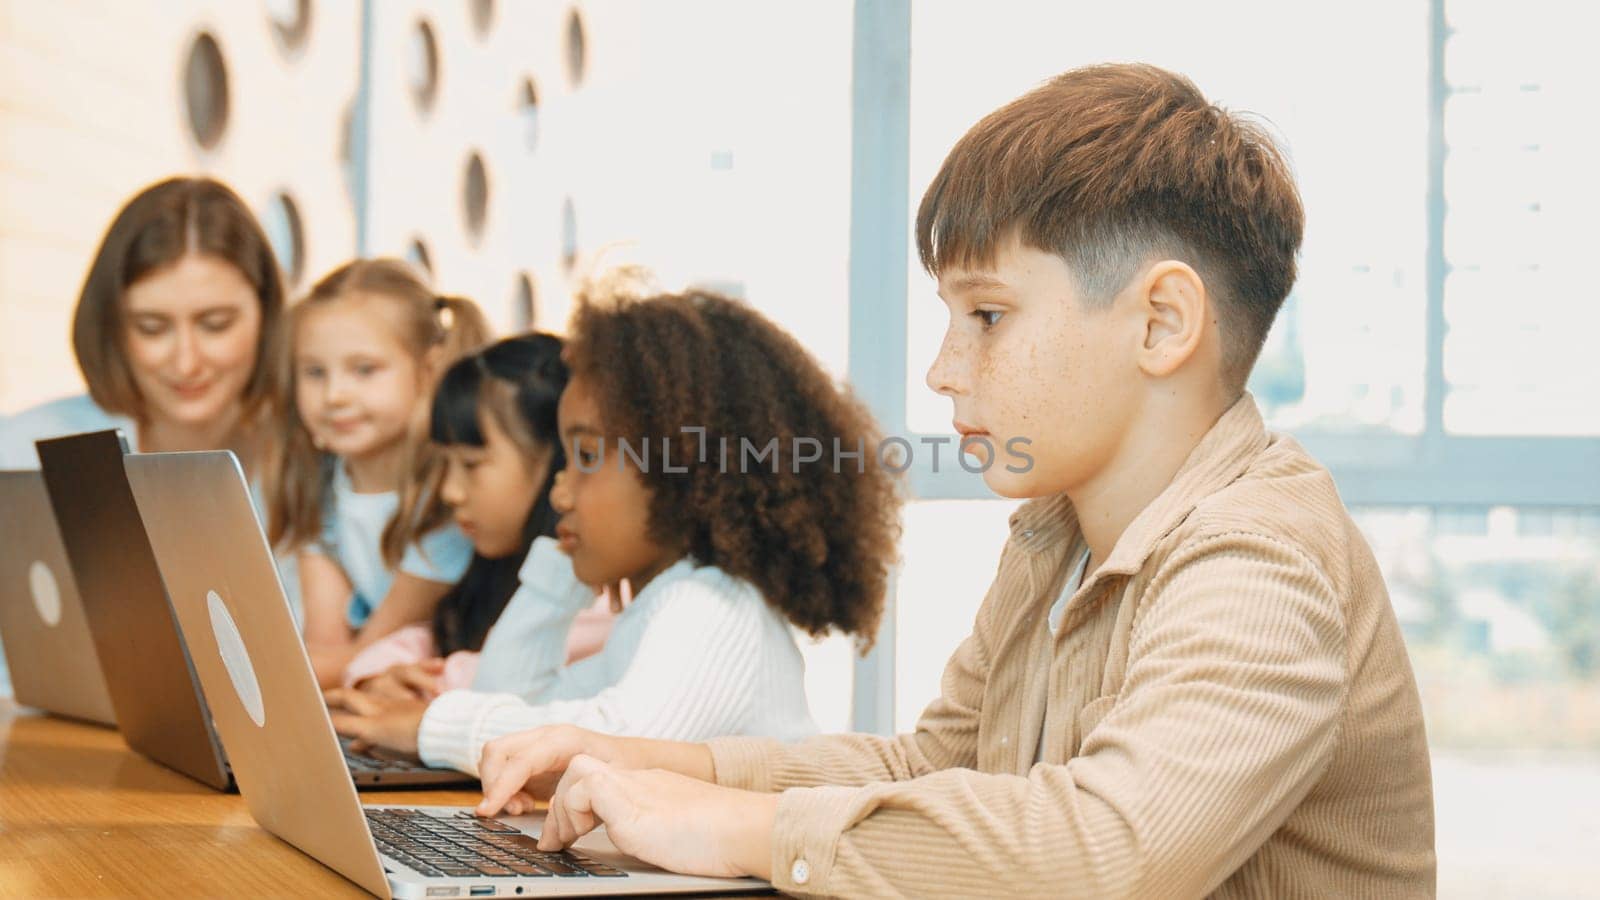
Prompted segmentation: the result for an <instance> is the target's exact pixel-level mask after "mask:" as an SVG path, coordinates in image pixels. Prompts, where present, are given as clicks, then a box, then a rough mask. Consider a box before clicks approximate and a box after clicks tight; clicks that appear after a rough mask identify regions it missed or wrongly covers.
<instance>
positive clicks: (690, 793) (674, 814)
mask: <svg viewBox="0 0 1600 900" xmlns="http://www.w3.org/2000/svg"><path fill="white" fill-rule="evenodd" d="M777 809H778V795H777V794H757V793H754V792H751V791H740V790H734V789H733V788H725V787H719V786H717V785H714V784H708V783H706V782H704V781H699V780H697V779H694V778H690V777H688V776H685V775H679V774H677V773H676V772H666V771H662V770H660V769H623V768H617V767H615V766H611V765H608V764H606V763H605V762H603V761H601V760H599V759H596V758H594V757H591V756H587V755H584V754H579V755H577V756H574V757H573V758H572V759H571V761H570V763H569V764H568V766H567V772H566V774H565V775H564V776H562V778H561V782H560V784H559V785H558V786H557V788H556V792H555V796H554V797H552V798H551V800H550V812H549V814H548V815H547V816H546V817H545V821H544V829H543V831H542V833H541V834H540V837H539V848H540V849H541V850H559V849H562V848H564V847H568V846H570V845H571V844H572V842H573V841H576V840H577V839H578V838H579V837H582V836H583V835H585V834H588V833H589V832H590V831H593V830H594V829H595V827H596V826H598V825H601V824H604V825H605V826H606V835H607V836H608V837H609V838H610V839H611V842H612V843H613V844H616V845H617V849H619V850H621V851H622V852H623V853H626V854H628V855H630V856H633V857H636V858H638V859H641V860H644V861H645V862H647V863H651V864H653V865H657V866H660V867H661V868H663V869H668V870H670V871H673V872H680V873H683V874H685V875H709V876H713V877H719V878H733V877H738V876H741V875H754V876H756V877H757V878H764V879H768V880H770V879H771V877H772V860H771V856H772V822H773V818H774V816H775V815H776V814H777Z"/></svg>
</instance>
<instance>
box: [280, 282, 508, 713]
mask: <svg viewBox="0 0 1600 900" xmlns="http://www.w3.org/2000/svg"><path fill="white" fill-rule="evenodd" d="M288 320H289V321H288V338H289V339H288V341H287V342H286V345H287V354H288V359H287V360H286V361H285V365H284V368H283V371H284V372H286V373H287V384H286V385H284V391H283V393H284V402H283V404H282V406H283V408H284V412H283V417H282V421H281V423H280V430H281V433H280V445H279V447H278V448H277V451H278V452H277V453H276V455H275V456H276V459H275V463H276V464H275V465H273V466H272V468H271V469H270V470H269V478H270V481H269V484H268V498H269V499H268V520H269V524H268V534H269V537H270V538H271V540H272V543H273V546H274V547H276V548H278V550H279V552H280V553H288V552H295V553H297V555H298V562H299V569H300V587H301V598H302V603H303V607H304V611H305V638H306V645H307V648H308V650H310V652H311V659H312V663H313V665H314V667H315V668H316V671H317V677H318V680H319V681H320V682H321V683H322V684H323V686H325V687H326V686H332V685H334V684H337V683H338V682H339V678H340V675H341V673H342V672H343V671H344V668H345V666H346V665H347V664H348V663H349V661H350V659H351V658H352V657H353V656H354V655H355V654H356V653H358V652H360V651H361V649H362V648H364V647H366V646H367V645H368V644H370V643H372V642H373V641H375V640H378V639H379V638H382V637H383V636H385V635H387V634H389V633H390V632H392V631H394V630H395V629H396V628H399V627H401V626H403V625H407V624H409V623H412V622H420V621H425V620H427V619H429V618H430V617H431V616H432V615H433V611H434V607H435V606H436V605H437V604H438V602H439V600H440V598H441V597H443V596H444V595H445V593H446V592H447V591H448V590H449V589H450V586H451V585H453V584H454V583H455V582H456V581H457V580H458V579H459V578H460V577H461V575H462V573H463V572H464V571H465V570H466V568H467V565H468V563H470V562H471V560H472V544H471V542H470V541H468V540H467V538H466V537H465V536H464V535H462V534H461V532H460V531H459V530H458V529H457V528H456V527H455V526H454V525H453V524H452V523H451V522H450V513H449V509H448V507H446V506H445V504H444V503H443V501H442V500H441V499H440V497H439V492H438V481H439V478H440V475H441V472H442V460H441V459H440V458H439V454H438V451H437V450H436V449H435V448H433V447H432V446H431V445H430V444H429V442H428V440H427V433H426V432H427V412H428V406H429V399H430V397H431V395H432V390H433V385H434V382H435V380H436V378H437V376H438V374H439V373H441V372H442V371H444V369H445V368H446V367H448V365H449V364H450V363H451V362H452V361H453V360H455V359H456V358H457V357H459V356H461V355H463V354H465V353H467V352H469V351H471V350H473V349H475V348H477V347H478V346H480V345H482V344H483V343H485V342H487V340H488V337H489V328H488V326H487V324H486V322H485V320H484V318H483V314H482V313H481V312H480V311H479V310H478V308H477V306H475V305H474V304H473V303H472V301H470V300H466V299H463V298H457V297H440V296H436V295H435V294H434V293H433V291H432V290H431V289H429V288H428V287H427V286H426V285H425V284H423V282H422V281H421V280H420V279H419V278H418V277H417V276H416V274H415V272H414V271H413V270H412V269H411V268H410V267H409V266H408V265H406V264H405V263H403V262H401V261H399V260H393V259H372V260H356V261H354V262H351V263H347V264H346V265H344V266H341V267H340V268H338V269H336V270H334V271H333V272H332V273H331V274H329V275H328V276H327V277H325V278H323V279H322V281H320V282H319V283H318V284H317V285H316V286H315V287H314V288H312V290H311V293H310V294H309V295H308V296H307V297H306V298H305V299H304V300H302V301H301V302H299V303H298V304H296V305H295V306H294V307H293V308H292V309H291V310H290V313H289V317H288Z"/></svg>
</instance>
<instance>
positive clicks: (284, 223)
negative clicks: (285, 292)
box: [261, 191, 306, 285]
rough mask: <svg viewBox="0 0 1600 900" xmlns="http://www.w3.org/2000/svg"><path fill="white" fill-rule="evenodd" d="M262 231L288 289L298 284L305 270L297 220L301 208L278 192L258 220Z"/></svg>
mask: <svg viewBox="0 0 1600 900" xmlns="http://www.w3.org/2000/svg"><path fill="white" fill-rule="evenodd" d="M261 227H262V229H263V230H265V231H266V233H267V240H268V242H270V243H271V244H272V252H273V254H274V255H276V256H277V257H278V267H279V268H280V269H282V270H283V274H284V277H285V278H287V279H288V280H289V283H290V284H291V285H293V284H299V283H300V276H302V275H304V274H305V268H306V238H305V232H304V230H303V227H302V225H301V220H300V207H299V206H297V205H296V204H295V202H294V198H293V197H292V196H290V195H289V194H288V192H286V191H279V192H278V193H276V194H273V195H272V199H271V200H270V201H268V203H267V208H266V211H265V212H264V213H263V214H262V216H261Z"/></svg>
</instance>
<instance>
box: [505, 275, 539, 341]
mask: <svg viewBox="0 0 1600 900" xmlns="http://www.w3.org/2000/svg"><path fill="white" fill-rule="evenodd" d="M538 321H539V309H538V295H537V294H536V293H535V291H534V287H533V276H532V275H529V274H528V273H527V272H518V273H517V286H516V291H515V293H514V294H513V296H512V298H511V325H512V330H513V331H532V330H533V326H534V323H536V322H538Z"/></svg>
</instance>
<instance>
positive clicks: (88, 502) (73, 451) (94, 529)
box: [35, 431, 229, 790]
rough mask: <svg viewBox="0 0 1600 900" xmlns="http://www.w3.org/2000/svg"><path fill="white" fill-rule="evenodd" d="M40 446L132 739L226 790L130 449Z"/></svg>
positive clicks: (65, 540) (98, 649)
mask: <svg viewBox="0 0 1600 900" xmlns="http://www.w3.org/2000/svg"><path fill="white" fill-rule="evenodd" d="M35 446H36V447H38V449H39V463H40V466H41V468H42V471H43V473H44V482H45V489H46V491H47V492H48V494H49V495H50V506H51V509H53V510H54V511H55V514H56V524H57V525H59V526H60V532H61V542H62V544H63V545H64V546H65V547H66V551H67V559H68V560H69V561H70V562H71V566H72V574H73V577H74V578H75V579H76V580H77V583H78V595H79V598H80V599H81V601H82V603H83V612H84V617H85V619H86V620H87V621H88V623H89V633H90V635H92V636H93V638H94V647H95V653H96V655H97V656H98V657H99V659H100V669H101V671H102V672H104V673H105V679H106V689H107V690H108V691H109V693H110V694H111V706H112V708H113V709H115V710H116V715H117V725H118V727H119V728H121V730H122V735H123V737H124V739H126V740H127V742H128V746H129V747H132V748H133V749H134V750H136V751H138V752H139V753H142V754H144V755H145V756H148V757H150V758H151V759H153V760H155V761H156V762H159V763H162V764H163V765H166V766H169V767H171V768H173V769H176V770H178V771H179V772H182V773H184V774H185V775H188V776H189V777H191V778H194V779H196V780H197V781H201V782H204V783H205V784H209V785H211V786H212V787H214V788H217V789H218V790H225V789H226V788H227V787H228V784H229V778H228V771H227V766H226V764H225V762H224V761H223V758H222V748H221V746H220V745H218V743H217V741H216V736H215V735H214V734H213V733H212V731H211V717H210V715H209V714H208V713H207V712H206V708H205V699H204V697H203V695H202V694H201V693H200V684H199V682H198V681H197V680H196V679H195V676H194V671H193V669H192V668H191V667H190V665H189V656H188V653H187V651H185V649H184V646H183V641H182V639H181V638H180V637H179V634H178V626H177V623H176V622H175V621H174V620H173V617H172V607H171V606H170V605H169V604H168V602H167V594H166V590H165V587H164V585H163V583H162V581H161V571H160V569H159V568H157V566H156V560H155V555H154V554H153V553H152V552H151V550H150V542H149V540H148V539H147V538H146V536H145V529H144V522H143V521H142V520H141V519H140V517H139V508H138V506H137V505H135V503H134V500H133V493H132V492H131V491H130V490H129V489H128V479H127V476H126V475H125V474H124V473H123V470H122V456H123V453H124V450H125V448H124V442H123V441H122V439H121V437H120V436H119V435H118V433H117V432H115V431H97V432H92V433H89V434H79V435H73V436H71V437H63V438H54V439H51V440H46V441H39V442H37V443H36V444H35Z"/></svg>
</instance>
